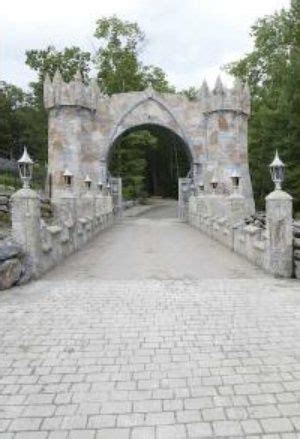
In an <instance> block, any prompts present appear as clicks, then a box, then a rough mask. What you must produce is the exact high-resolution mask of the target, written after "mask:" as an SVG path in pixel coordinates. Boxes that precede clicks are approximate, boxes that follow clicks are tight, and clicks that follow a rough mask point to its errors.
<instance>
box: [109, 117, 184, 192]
mask: <svg viewBox="0 0 300 439" xmlns="http://www.w3.org/2000/svg"><path fill="white" fill-rule="evenodd" d="M107 163H108V169H109V172H110V174H111V175H112V176H114V177H121V178H122V182H123V196H124V198H125V199H126V198H127V199H130V198H147V197H153V196H158V197H163V198H174V199H177V197H178V179H179V178H182V177H186V175H187V174H188V172H189V171H190V169H191V166H192V154H191V151H190V148H189V146H188V144H187V142H186V141H185V140H184V139H183V138H182V137H181V136H179V135H178V134H177V133H176V132H175V131H173V130H172V129H170V128H168V127H165V126H163V125H160V124H155V123H143V124H140V125H136V126H134V127H130V128H129V129H125V130H124V131H123V132H122V133H120V134H119V135H117V136H116V138H115V139H114V141H113V142H112V143H111V145H110V148H109V149H108V154H107Z"/></svg>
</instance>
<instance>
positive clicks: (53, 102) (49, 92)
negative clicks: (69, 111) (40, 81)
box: [44, 70, 105, 110]
mask: <svg viewBox="0 0 300 439" xmlns="http://www.w3.org/2000/svg"><path fill="white" fill-rule="evenodd" d="M103 98H105V96H104V95H103V93H102V92H101V90H100V88H99V86H98V84H97V80H96V79H92V80H91V81H90V82H89V83H88V84H85V83H84V82H83V80H82V76H81V73H80V72H79V71H78V72H77V73H76V75H75V76H74V78H73V80H72V81H70V82H65V81H64V80H63V78H62V75H61V73H60V71H59V70H57V71H56V72H55V74H54V76H53V80H52V81H51V79H50V76H49V75H48V74H47V75H46V77H45V81H44V106H45V108H46V109H47V110H50V109H51V108H55V107H60V106H75V107H81V108H87V109H89V110H96V109H97V106H98V103H99V101H100V100H101V99H103Z"/></svg>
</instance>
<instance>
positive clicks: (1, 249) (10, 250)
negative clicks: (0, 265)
mask: <svg viewBox="0 0 300 439" xmlns="http://www.w3.org/2000/svg"><path fill="white" fill-rule="evenodd" d="M22 255H23V251H22V248H21V247H20V246H19V245H17V244H15V243H14V242H13V241H11V240H5V241H3V242H2V243H1V245H0V262H3V261H5V260H6V259H12V258H16V257H18V256H22Z"/></svg>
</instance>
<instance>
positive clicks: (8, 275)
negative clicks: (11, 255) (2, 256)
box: [0, 259, 22, 290]
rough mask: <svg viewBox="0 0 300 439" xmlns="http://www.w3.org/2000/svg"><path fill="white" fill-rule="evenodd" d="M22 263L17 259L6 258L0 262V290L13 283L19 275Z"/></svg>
mask: <svg viewBox="0 0 300 439" xmlns="http://www.w3.org/2000/svg"><path fill="white" fill-rule="evenodd" d="M21 272H22V264H21V262H20V260H19V259H7V260H6V261H4V262H2V263H1V264H0V290H5V289H7V288H10V287H12V286H13V285H15V284H16V283H17V282H18V280H19V278H20V275H21Z"/></svg>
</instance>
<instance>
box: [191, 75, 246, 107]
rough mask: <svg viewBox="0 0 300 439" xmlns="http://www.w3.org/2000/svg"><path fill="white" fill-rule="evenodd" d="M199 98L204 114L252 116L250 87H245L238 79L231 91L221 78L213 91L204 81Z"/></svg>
mask: <svg viewBox="0 0 300 439" xmlns="http://www.w3.org/2000/svg"><path fill="white" fill-rule="evenodd" d="M197 98H198V101H199V102H200V104H201V107H202V110H203V113H213V112H216V111H234V112H237V113H243V114H245V115H250V112H251V95H250V89H249V86H248V85H247V84H246V85H243V84H242V83H241V81H240V80H238V79H236V81H235V84H234V86H233V88H231V89H229V88H227V87H225V85H224V84H223V83H222V80H221V78H220V77H218V79H217V81H216V84H215V87H214V88H213V90H210V89H209V87H208V85H207V82H206V81H204V82H203V84H202V87H201V89H200V91H199V93H198V97H197Z"/></svg>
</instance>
